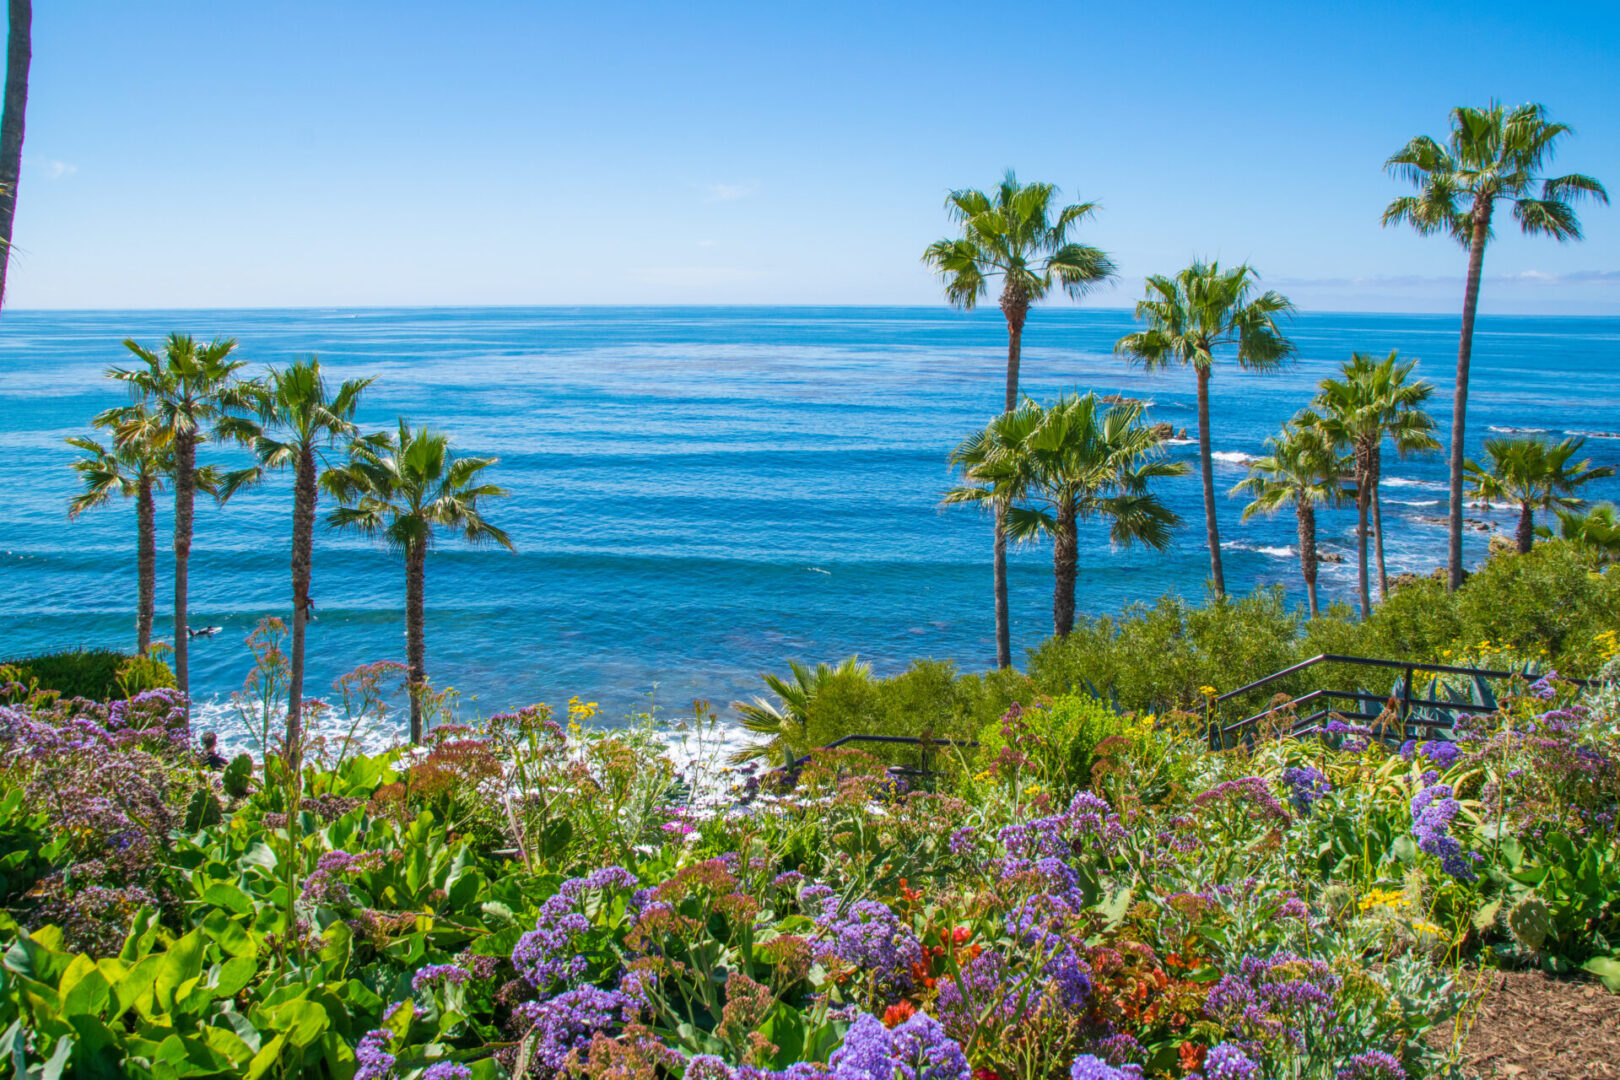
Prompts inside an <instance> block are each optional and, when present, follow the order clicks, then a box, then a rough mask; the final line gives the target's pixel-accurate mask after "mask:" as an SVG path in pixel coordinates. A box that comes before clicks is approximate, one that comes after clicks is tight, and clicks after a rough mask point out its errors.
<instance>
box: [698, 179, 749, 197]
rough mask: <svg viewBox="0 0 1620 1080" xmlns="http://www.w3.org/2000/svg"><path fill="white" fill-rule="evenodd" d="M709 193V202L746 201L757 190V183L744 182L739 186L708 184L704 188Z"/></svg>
mask: <svg viewBox="0 0 1620 1080" xmlns="http://www.w3.org/2000/svg"><path fill="white" fill-rule="evenodd" d="M704 190H705V191H707V192H708V193H709V198H708V201H709V202H733V201H735V200H737V199H746V198H748V196H750V195H752V194H753V193H754V192H756V191H758V190H759V181H757V180H745V181H743V182H742V183H740V184H708V185H706V186H705V188H704Z"/></svg>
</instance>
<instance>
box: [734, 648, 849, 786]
mask: <svg viewBox="0 0 1620 1080" xmlns="http://www.w3.org/2000/svg"><path fill="white" fill-rule="evenodd" d="M788 672H789V676H788V677H787V678H784V677H783V676H781V675H776V674H772V673H769V672H762V673H761V675H760V677H761V678H762V679H764V680H765V685H766V686H768V687H770V690H771V693H773V694H775V695H776V698H777V700H778V701H779V702H780V703H781V704H779V705H773V704H771V703H770V702H769V701H766V700H765V699H764V698H762V697H756V698H754V699H753V700H752V701H733V702H732V703H731V707H732V708H733V709H736V710H737V714H738V715H739V716H741V717H742V725H743V727H744V728H746V729H747V730H749V731H752V732H754V733H755V734H758V735H769V736H770V739H769V740H767V741H766V742H763V743H756V744H755V745H753V746H747V747H744V748H743V749H741V750H739V751H737V752H736V753H735V754H733V755H732V756H731V761H732V762H733V763H734V764H738V765H741V764H743V763H744V762H748V761H753V760H754V759H756V758H762V757H766V756H767V755H770V754H772V753H774V752H775V751H777V750H780V749H786V750H787V751H789V752H797V751H798V750H800V749H802V748H803V746H804V741H805V732H806V729H807V728H808V727H809V724H810V706H811V704H812V703H813V702H814V701H815V700H816V695H817V694H819V693H820V692H821V688H822V687H823V686H825V685H827V683H829V682H831V681H832V680H833V679H837V678H858V679H859V678H866V677H868V676H870V675H871V674H872V665H871V664H866V663H862V662H861V661H860V660H858V659H857V658H855V657H853V656H846V657H845V658H844V659H843V660H842V661H840V662H839V664H838V666H837V667H831V666H829V665H827V664H825V663H822V664H817V665H816V666H815V667H813V668H812V667H811V666H810V665H808V664H803V663H800V662H799V661H797V660H789V661H788Z"/></svg>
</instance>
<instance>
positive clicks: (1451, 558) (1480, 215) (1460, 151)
mask: <svg viewBox="0 0 1620 1080" xmlns="http://www.w3.org/2000/svg"><path fill="white" fill-rule="evenodd" d="M1569 131H1570V129H1569V127H1568V126H1567V125H1565V124H1555V123H1553V122H1552V121H1550V120H1548V119H1547V110H1546V109H1544V108H1543V107H1542V106H1540V105H1534V104H1530V105H1520V106H1518V107H1517V108H1514V109H1506V108H1504V107H1503V106H1502V105H1501V104H1499V103H1497V102H1492V103H1491V104H1490V105H1489V106H1488V107H1486V108H1484V109H1470V108H1457V109H1453V110H1452V111H1451V133H1450V134H1449V135H1448V136H1447V139H1446V143H1447V145H1445V146H1441V145H1440V143H1439V142H1437V141H1435V140H1434V139H1432V138H1430V137H1429V136H1427V135H1420V136H1418V137H1417V138H1415V139H1413V140H1412V141H1411V142H1409V143H1407V144H1406V145H1405V146H1404V147H1402V148H1401V149H1400V150H1399V151H1397V152H1396V153H1395V154H1394V155H1393V156H1392V157H1391V158H1390V159H1389V160H1388V161H1386V162H1385V163H1384V168H1385V169H1387V170H1388V171H1389V172H1390V173H1392V174H1393V175H1394V176H1396V177H1398V178H1400V179H1402V180H1408V181H1410V182H1411V183H1412V184H1413V186H1415V187H1416V188H1417V194H1416V195H1405V196H1402V197H1401V198H1398V199H1396V200H1395V201H1393V202H1391V203H1390V204H1389V206H1388V207H1386V208H1385V210H1384V218H1383V223H1384V224H1385V225H1393V224H1398V223H1401V222H1405V223H1407V224H1409V225H1411V226H1412V227H1413V228H1415V229H1416V230H1417V231H1418V232H1419V233H1420V234H1421V235H1424V236H1429V235H1432V234H1434V233H1441V232H1443V233H1446V234H1448V235H1450V236H1451V238H1452V239H1454V240H1456V241H1457V242H1458V243H1459V244H1461V245H1462V246H1463V249H1464V250H1465V251H1467V252H1468V282H1467V285H1466V286H1465V287H1464V289H1463V313H1462V333H1461V334H1460V335H1459V337H1458V341H1457V389H1456V396H1455V399H1454V402H1453V405H1452V409H1451V462H1450V464H1451V508H1450V519H1449V522H1448V525H1449V529H1450V544H1449V547H1448V549H1447V556H1446V573H1447V577H1448V580H1449V582H1450V587H1451V588H1453V589H1455V588H1457V586H1459V585H1461V584H1462V516H1463V436H1464V434H1465V429H1466V425H1465V420H1466V415H1467V411H1468V366H1469V361H1470V358H1471V357H1472V354H1473V347H1474V313H1475V311H1476V310H1477V308H1478V306H1479V282H1480V273H1481V269H1482V267H1483V266H1484V262H1485V245H1486V244H1487V243H1488V242H1489V241H1490V239H1491V235H1492V231H1491V218H1492V215H1493V214H1494V212H1495V209H1496V203H1497V201H1498V200H1508V201H1510V202H1512V204H1513V217H1514V219H1515V220H1516V221H1518V223H1519V228H1520V230H1521V231H1522V232H1524V233H1525V234H1526V235H1528V236H1551V237H1552V238H1553V239H1555V240H1558V241H1560V242H1562V241H1564V240H1579V239H1580V238H1581V223H1580V219H1579V218H1577V217H1576V216H1575V212H1574V210H1572V209H1571V204H1572V203H1574V202H1576V201H1578V200H1579V199H1581V198H1584V197H1586V196H1591V197H1592V198H1594V199H1596V200H1597V201H1599V202H1602V203H1607V202H1608V201H1609V196H1608V193H1607V192H1606V191H1604V190H1603V185H1602V184H1600V183H1598V182H1597V181H1596V180H1594V179H1593V178H1591V177H1590V176H1581V175H1579V174H1571V175H1569V176H1558V177H1553V178H1550V179H1548V178H1543V177H1541V176H1540V175H1539V174H1540V172H1541V170H1542V166H1543V165H1544V164H1545V163H1546V162H1548V161H1550V160H1551V159H1552V156H1553V152H1554V150H1555V148H1556V144H1557V142H1558V140H1559V139H1560V138H1562V137H1563V136H1564V135H1566V134H1568V133H1569ZM1538 185H1539V186H1540V191H1539V192H1537V191H1536V188H1537V186H1538Z"/></svg>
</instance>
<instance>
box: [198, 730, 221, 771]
mask: <svg viewBox="0 0 1620 1080" xmlns="http://www.w3.org/2000/svg"><path fill="white" fill-rule="evenodd" d="M197 742H198V743H199V744H201V746H202V759H203V764H204V765H206V766H208V768H210V769H223V768H224V767H225V765H226V761H225V759H224V757H222V756H221V755H220V752H219V750H218V749H217V747H218V743H219V736H218V735H215V734H214V733H213V732H212V731H205V732H203V733H202V737H201V738H199V739H198V740H197Z"/></svg>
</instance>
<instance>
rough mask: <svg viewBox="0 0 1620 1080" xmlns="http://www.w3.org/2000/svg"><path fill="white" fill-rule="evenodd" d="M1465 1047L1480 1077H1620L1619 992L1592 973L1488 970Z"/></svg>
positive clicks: (1603, 1079) (1556, 1079) (1534, 1079)
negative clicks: (1562, 975)
mask: <svg viewBox="0 0 1620 1080" xmlns="http://www.w3.org/2000/svg"><path fill="white" fill-rule="evenodd" d="M1484 975H1485V979H1484V982H1483V984H1482V986H1481V989H1482V990H1483V991H1484V994H1485V1003H1484V1006H1483V1008H1482V1009H1481V1010H1480V1013H1479V1016H1478V1018H1477V1019H1476V1020H1475V1021H1474V1025H1473V1029H1472V1030H1471V1031H1470V1032H1469V1033H1468V1040H1467V1042H1466V1043H1465V1044H1464V1054H1463V1060H1464V1062H1465V1067H1466V1068H1467V1071H1468V1073H1469V1074H1470V1075H1477V1076H1479V1077H1480V1080H1509V1078H1516V1080H1543V1078H1545V1080H1620V994H1612V993H1610V992H1609V991H1608V990H1606V989H1604V987H1603V984H1602V983H1600V982H1598V981H1596V980H1595V979H1588V978H1578V979H1569V978H1557V977H1554V976H1550V975H1544V974H1542V973H1541V972H1539V971H1487V972H1485V973H1484Z"/></svg>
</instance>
